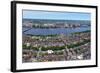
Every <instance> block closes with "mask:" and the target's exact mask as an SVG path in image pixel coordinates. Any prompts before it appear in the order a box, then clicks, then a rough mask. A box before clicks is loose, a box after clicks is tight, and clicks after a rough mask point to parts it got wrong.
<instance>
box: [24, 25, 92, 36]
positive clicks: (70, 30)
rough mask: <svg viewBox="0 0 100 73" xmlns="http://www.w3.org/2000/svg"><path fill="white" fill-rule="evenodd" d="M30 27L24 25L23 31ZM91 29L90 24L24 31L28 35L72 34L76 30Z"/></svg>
mask: <svg viewBox="0 0 100 73" xmlns="http://www.w3.org/2000/svg"><path fill="white" fill-rule="evenodd" d="M28 29H30V28H25V27H23V31H26V30H28ZM87 30H91V27H90V26H86V27H77V28H49V29H48V28H31V29H30V30H28V31H26V32H24V34H28V35H55V34H70V33H75V32H83V31H87Z"/></svg>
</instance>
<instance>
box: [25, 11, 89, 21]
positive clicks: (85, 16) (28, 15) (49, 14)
mask: <svg viewBox="0 0 100 73" xmlns="http://www.w3.org/2000/svg"><path fill="white" fill-rule="evenodd" d="M23 18H25V19H52V20H91V14H90V13H82V12H81V13H78V12H54V11H34V10H23Z"/></svg>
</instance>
